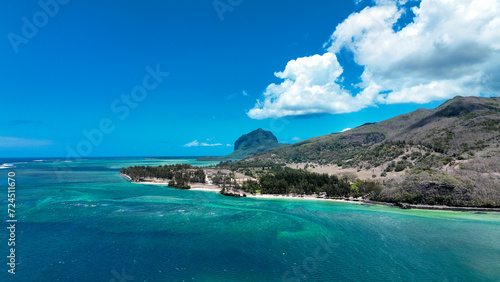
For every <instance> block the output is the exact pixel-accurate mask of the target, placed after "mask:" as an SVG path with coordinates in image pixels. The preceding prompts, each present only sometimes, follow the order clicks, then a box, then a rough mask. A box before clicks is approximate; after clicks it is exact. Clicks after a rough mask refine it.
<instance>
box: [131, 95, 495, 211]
mask: <svg viewBox="0 0 500 282" xmlns="http://www.w3.org/2000/svg"><path fill="white" fill-rule="evenodd" d="M268 146H269V147H273V146H274V147H273V148H268ZM266 148H268V149H266ZM254 150H257V153H255V154H253V155H250V156H247V157H245V158H243V159H240V160H235V161H233V160H226V161H222V162H220V163H219V164H218V165H217V166H214V167H210V168H203V169H202V170H203V171H204V173H205V174H206V175H207V178H206V181H209V182H211V184H212V185H214V184H215V185H218V186H219V188H224V190H226V189H233V191H237V192H238V193H239V195H240V196H242V195H243V194H242V193H246V194H247V195H264V194H270V195H288V196H292V197H298V198H302V197H314V198H317V199H337V200H357V201H365V202H379V203H389V204H392V205H397V206H400V207H425V208H442V207H445V206H451V207H455V209H456V208H464V209H468V208H474V209H477V208H499V207H500V98H478V97H456V98H454V99H452V100H449V101H447V102H445V103H444V104H442V105H441V106H439V107H438V108H436V109H432V110H424V109H419V110H417V111H414V112H411V113H408V114H404V115H400V116H397V117H394V118H391V119H388V120H385V121H382V122H378V123H368V124H364V125H362V126H359V127H357V128H354V129H351V130H349V131H346V132H341V133H332V134H329V135H325V136H321V137H316V138H312V139H309V140H306V141H303V142H299V143H296V144H293V145H282V144H279V143H278V142H277V139H276V137H274V135H272V133H270V132H269V131H264V130H262V129H258V130H256V131H253V132H251V133H249V134H246V135H243V136H242V137H240V138H239V139H238V140H237V142H236V143H235V152H234V153H233V154H230V155H228V156H233V157H235V158H236V157H237V156H244V155H246V154H248V153H249V152H251V151H254ZM258 151H260V152H258ZM189 169H195V168H189ZM198 169H201V168H198ZM125 172H126V171H125ZM207 172H208V173H207ZM208 174H209V175H210V176H208ZM200 175H201V173H200ZM214 176H215V178H214ZM179 177H180V174H179ZM174 179H175V183H179V182H178V180H177V178H176V177H175V175H174ZM214 179H215V180H216V181H214ZM196 181H198V180H196ZM180 183H184V181H181V182H180ZM169 186H170V185H169ZM452 209H453V208H452ZM479 210H480V209H479ZM497 210H498V209H497Z"/></svg>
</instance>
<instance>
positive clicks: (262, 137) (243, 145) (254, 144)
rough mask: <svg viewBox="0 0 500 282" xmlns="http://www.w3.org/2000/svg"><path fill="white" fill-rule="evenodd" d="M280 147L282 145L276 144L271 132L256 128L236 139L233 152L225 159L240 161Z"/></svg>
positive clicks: (276, 139)
mask: <svg viewBox="0 0 500 282" xmlns="http://www.w3.org/2000/svg"><path fill="white" fill-rule="evenodd" d="M280 146H282V144H280V143H279V142H278V138H276V136H274V134H273V133H272V132H271V131H267V130H264V129H262V128H258V129H256V130H254V131H252V132H250V133H247V134H243V135H242V136H241V137H240V138H238V140H236V142H234V152H233V153H231V154H229V155H227V156H226V157H227V158H234V159H240V158H244V157H247V156H250V155H252V154H255V153H261V152H264V151H267V150H269V149H272V148H276V147H280Z"/></svg>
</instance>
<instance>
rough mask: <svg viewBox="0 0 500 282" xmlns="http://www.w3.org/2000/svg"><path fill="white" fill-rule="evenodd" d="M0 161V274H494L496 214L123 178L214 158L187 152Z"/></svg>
mask: <svg viewBox="0 0 500 282" xmlns="http://www.w3.org/2000/svg"><path fill="white" fill-rule="evenodd" d="M0 162H1V163H12V164H13V165H14V167H12V168H3V169H0V181H1V182H0V183H1V185H2V186H3V187H4V188H3V189H4V190H5V191H6V190H7V180H6V177H7V173H8V172H9V171H14V172H15V173H16V176H15V180H16V187H17V188H16V199H17V206H16V215H17V219H18V220H19V222H18V223H17V224H16V259H17V262H18V265H17V266H16V274H15V275H11V274H9V273H7V270H8V266H7V265H6V262H7V258H6V256H7V255H8V254H9V252H8V246H7V239H8V236H9V233H8V230H7V229H6V228H2V230H3V231H1V232H0V244H1V245H2V246H3V247H2V248H1V249H0V250H1V252H2V255H1V256H0V257H2V258H4V259H3V260H4V261H5V262H2V265H3V267H2V274H1V275H0V280H1V281H500V265H499V264H500V240H499V238H500V214H498V213H487V214H475V213H470V212H441V211H421V210H400V209H395V208H390V207H383V206H364V205H359V204H354V203H335V202H323V201H307V200H274V199H273V200H265V199H240V198H231V197H225V196H222V195H219V194H217V193H212V192H201V191H185V190H176V189H171V188H168V187H162V186H148V185H141V184H133V183H129V182H127V181H126V180H125V179H123V178H122V177H121V176H119V175H118V171H119V170H120V168H121V167H124V166H129V165H148V164H150V165H158V164H166V163H178V162H185V163H193V164H199V165H207V164H209V162H203V163H197V162H195V161H194V160H193V159H187V158H184V159H182V158H176V159H168V158H163V159H146V158H129V159H126V158H107V159H88V160H81V161H75V162H70V163H64V162H57V161H56V160H53V159H52V160H45V161H43V162H33V160H31V159H24V160H12V159H11V160H0ZM6 200H7V196H6V193H4V196H3V197H2V198H1V200H0V203H1V206H3V207H5V208H4V209H3V210H4V211H5V213H4V218H5V219H7V212H6V209H7V201H6ZM0 210H1V209H0ZM4 226H5V227H7V226H8V225H7V223H4Z"/></svg>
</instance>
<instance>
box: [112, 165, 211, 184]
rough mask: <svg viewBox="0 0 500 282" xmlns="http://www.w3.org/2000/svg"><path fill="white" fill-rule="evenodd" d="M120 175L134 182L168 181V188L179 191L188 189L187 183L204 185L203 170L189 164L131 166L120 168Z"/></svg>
mask: <svg viewBox="0 0 500 282" xmlns="http://www.w3.org/2000/svg"><path fill="white" fill-rule="evenodd" d="M120 173H122V174H126V175H128V176H129V177H130V178H131V179H132V181H134V182H141V181H146V180H147V179H162V180H170V181H169V182H168V186H170V187H174V188H179V189H190V188H191V187H190V186H189V183H205V172H204V171H203V169H201V168H196V167H193V166H191V165H189V164H174V165H164V166H161V165H159V166H132V167H127V168H122V170H121V171H120Z"/></svg>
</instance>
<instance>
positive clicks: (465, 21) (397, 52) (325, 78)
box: [247, 0, 500, 119]
mask: <svg viewBox="0 0 500 282" xmlns="http://www.w3.org/2000/svg"><path fill="white" fill-rule="evenodd" d="M375 2H376V4H375V6H373V7H367V8H365V9H363V10H362V11H360V12H357V13H353V14H351V15H350V16H349V17H348V18H347V19H345V20H344V21H343V22H342V23H340V24H339V25H338V26H337V27H336V29H335V31H334V32H333V34H332V36H331V38H330V40H329V41H328V42H327V43H326V44H325V47H326V48H327V52H326V53H325V54H322V55H319V54H318V55H313V56H310V57H303V58H298V59H295V60H291V61H289V62H288V64H287V65H286V67H285V70H284V71H282V72H277V73H275V76H276V77H278V78H280V79H282V80H283V81H282V82H281V83H280V84H274V83H273V84H270V85H269V86H268V87H267V88H266V90H265V92H264V95H263V98H262V99H261V100H259V101H258V102H257V104H256V105H255V107H254V108H253V109H251V110H250V111H249V112H248V113H247V114H248V116H249V117H251V118H254V119H263V118H270V117H274V118H277V117H283V116H293V115H305V114H315V113H331V114H337V113H349V112H355V111H359V110H361V109H363V108H366V107H368V106H371V105H377V104H395V103H427V102H430V101H433V100H442V99H448V98H452V97H454V96H456V95H462V96H481V95H485V96H489V95H495V96H496V95H498V94H499V93H500V64H499V63H498V62H500V0H422V1H421V2H420V4H419V5H417V6H414V7H413V8H412V9H411V11H410V10H407V9H406V8H404V7H403V6H402V5H401V4H403V3H404V2H405V1H396V0H379V1H375ZM408 13H412V14H411V15H413V20H412V21H411V22H410V23H408V24H407V25H406V26H404V27H403V28H400V27H398V25H399V24H400V23H398V20H399V19H400V18H401V16H402V15H404V14H408ZM346 51H347V52H351V53H352V55H353V58H354V62H355V63H356V64H358V65H360V66H363V67H364V71H363V73H362V75H361V77H360V78H361V83H359V85H357V87H359V89H360V90H359V92H356V93H352V92H350V91H348V90H346V89H344V87H343V85H342V81H343V77H342V73H343V68H342V66H341V65H340V64H339V62H338V60H337V55H339V54H340V53H341V52H346Z"/></svg>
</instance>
